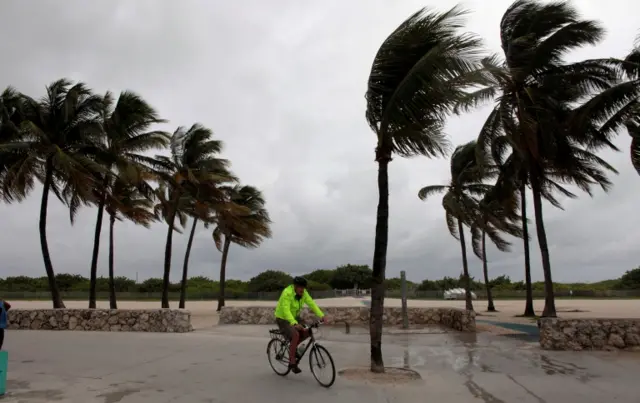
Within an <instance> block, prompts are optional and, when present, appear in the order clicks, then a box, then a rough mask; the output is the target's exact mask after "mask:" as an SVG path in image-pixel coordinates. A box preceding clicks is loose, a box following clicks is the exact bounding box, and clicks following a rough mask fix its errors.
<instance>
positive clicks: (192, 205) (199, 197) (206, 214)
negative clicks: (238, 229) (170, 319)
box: [178, 183, 216, 309]
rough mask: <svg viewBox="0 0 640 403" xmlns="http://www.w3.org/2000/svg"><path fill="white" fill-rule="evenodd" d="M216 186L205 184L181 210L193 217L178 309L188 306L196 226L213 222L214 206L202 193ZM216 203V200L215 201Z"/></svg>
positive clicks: (183, 267)
mask: <svg viewBox="0 0 640 403" xmlns="http://www.w3.org/2000/svg"><path fill="white" fill-rule="evenodd" d="M206 186H216V184H215V183H210V184H204V186H200V187H199V188H200V189H199V190H200V191H198V192H197V194H196V195H190V196H188V197H187V199H186V200H185V202H186V205H185V206H184V207H183V208H181V210H182V211H183V212H184V213H185V214H187V215H188V216H190V217H191V219H192V224H191V231H190V232H189V239H188V240H187V249H186V251H185V253H184V263H183V265H182V281H181V282H180V303H179V305H178V308H180V309H184V308H185V306H186V297H187V278H188V273H189V257H190V256H191V246H192V245H193V238H194V236H195V233H196V226H197V225H198V222H200V221H202V222H204V223H205V225H206V224H207V223H210V222H212V221H213V216H212V214H213V212H212V206H211V205H209V204H208V202H207V200H206V196H205V194H204V193H203V192H202V190H204V189H203V187H206ZM214 201H215V200H214Z"/></svg>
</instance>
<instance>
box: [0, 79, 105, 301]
mask: <svg viewBox="0 0 640 403" xmlns="http://www.w3.org/2000/svg"><path fill="white" fill-rule="evenodd" d="M23 102H24V103H23V105H22V106H23V112H24V121H23V122H22V123H21V127H20V129H21V130H20V131H21V133H20V138H17V139H15V141H12V142H9V143H4V144H2V145H0V153H9V154H13V156H14V157H15V158H13V160H12V161H11V166H9V167H8V168H7V169H8V170H9V171H10V172H12V173H13V176H14V177H13V178H12V181H13V182H14V183H29V179H27V176H35V177H36V178H37V179H38V180H39V181H40V182H42V184H43V191H42V200H41V204H40V220H39V232H40V246H41V249H42V257H43V260H44V265H45V270H46V273H47V278H48V280H49V288H50V290H51V299H52V302H53V307H54V308H64V303H63V302H62V298H61V296H60V292H59V289H58V286H57V284H56V280H55V272H54V269H53V264H52V262H51V255H50V253H49V246H48V242H47V208H48V203H49V192H53V193H54V194H55V195H56V196H57V197H58V198H59V199H60V200H61V201H62V202H63V203H65V204H66V205H68V206H69V208H70V215H71V218H72V219H73V216H74V214H75V211H76V210H77V207H78V200H85V201H87V200H91V199H92V189H93V188H94V187H95V181H94V179H93V178H95V177H96V176H98V175H100V173H101V172H103V170H102V168H101V167H100V165H99V164H97V163H96V162H95V160H94V158H92V157H93V155H92V154H91V150H93V149H94V148H95V147H96V146H97V145H98V144H99V142H100V137H101V131H100V129H99V122H98V119H97V113H96V111H97V110H98V109H99V107H100V105H101V99H100V97H97V96H95V95H93V94H92V93H91V91H90V90H89V89H88V88H87V87H86V86H85V85H84V84H82V83H76V84H72V83H71V82H70V81H69V80H67V79H61V80H58V81H55V82H53V83H52V84H50V85H49V86H48V87H47V88H46V95H45V96H44V97H43V98H42V99H40V100H34V99H32V98H29V97H26V96H25V97H24V100H23ZM70 195H73V196H70Z"/></svg>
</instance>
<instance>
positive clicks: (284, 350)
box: [267, 339, 291, 376]
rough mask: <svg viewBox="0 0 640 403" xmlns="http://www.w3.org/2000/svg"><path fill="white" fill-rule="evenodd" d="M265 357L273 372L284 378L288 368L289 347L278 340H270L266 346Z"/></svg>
mask: <svg viewBox="0 0 640 403" xmlns="http://www.w3.org/2000/svg"><path fill="white" fill-rule="evenodd" d="M267 357H268V358H269V365H271V369H273V372H275V373H276V374H278V375H280V376H286V375H287V374H288V373H289V371H291V369H290V368H289V346H288V345H287V344H286V343H285V342H284V341H282V340H280V339H271V341H270V342H269V344H267Z"/></svg>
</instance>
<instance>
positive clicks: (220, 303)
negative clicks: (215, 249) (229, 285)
mask: <svg viewBox="0 0 640 403" xmlns="http://www.w3.org/2000/svg"><path fill="white" fill-rule="evenodd" d="M229 246H231V238H230V237H228V236H226V235H225V237H224V248H223V249H222V260H221V261H220V294H219V295H218V311H220V310H221V309H222V307H223V306H224V283H225V281H226V277H227V256H228V255H229Z"/></svg>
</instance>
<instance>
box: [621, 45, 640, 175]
mask: <svg viewBox="0 0 640 403" xmlns="http://www.w3.org/2000/svg"><path fill="white" fill-rule="evenodd" d="M624 62H625V64H624V71H625V73H626V75H627V77H628V78H629V80H635V82H636V83H638V85H639V86H640V81H639V80H640V37H638V38H637V39H636V44H635V46H634V48H633V50H632V51H631V53H629V55H627V57H626V58H625V60H624ZM626 126H627V131H628V132H629V135H630V136H631V147H630V154H631V163H632V164H633V167H634V168H635V169H636V171H637V172H638V174H639V175H640V106H638V107H637V108H636V112H635V113H634V116H633V117H632V118H631V119H629V121H628V122H627V124H626Z"/></svg>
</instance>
